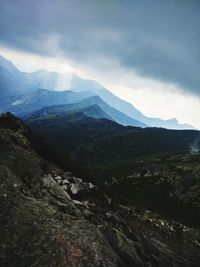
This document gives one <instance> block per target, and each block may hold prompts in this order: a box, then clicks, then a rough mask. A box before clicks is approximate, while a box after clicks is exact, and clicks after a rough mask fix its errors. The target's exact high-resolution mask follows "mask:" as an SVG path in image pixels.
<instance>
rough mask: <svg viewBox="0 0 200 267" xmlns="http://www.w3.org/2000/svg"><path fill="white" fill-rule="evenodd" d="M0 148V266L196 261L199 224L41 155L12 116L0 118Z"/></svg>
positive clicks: (190, 263)
mask: <svg viewBox="0 0 200 267" xmlns="http://www.w3.org/2000/svg"><path fill="white" fill-rule="evenodd" d="M38 147H39V144H38ZM0 148H1V149H0V224H1V228H0V266H8V267H9V266H12V267H13V266H20V267H27V266H39V267H41V266H42V267H43V266H44V267H47V266H48V267H49V266H56V267H57V266H58V267H63V266H70V267H76V266H77V267H81V266H84V267H87V266H88V267H90V266H91V267H95V266H98V267H103V266H105V267H112V266H116V267H117V266H199V262H200V241H199V240H200V232H199V231H198V230H195V229H190V228H188V227H186V226H184V225H181V224H178V223H176V222H170V221H167V220H164V219H163V218H162V217H161V216H158V215H156V214H153V213H151V212H149V211H145V210H139V209H136V208H135V207H133V206H129V205H125V204H123V205H122V203H121V204H120V203H119V202H116V200H115V201H114V200H112V199H111V198H110V197H109V196H107V195H106V194H105V193H103V192H101V191H100V190H99V189H98V188H97V187H96V186H95V185H93V184H91V183H88V182H86V181H85V180H84V179H83V177H81V178H77V177H74V176H73V174H71V173H70V172H64V171H63V170H61V169H60V168H58V167H57V166H56V165H55V164H54V163H53V162H50V161H46V160H44V159H43V158H42V156H41V154H40V153H39V152H38V150H37V148H36V147H34V145H33V138H32V133H31V131H30V130H29V129H28V128H27V127H26V126H25V125H24V124H23V123H22V122H21V121H20V120H18V119H16V118H15V117H13V116H12V115H11V114H5V115H3V116H2V117H1V118H0Z"/></svg>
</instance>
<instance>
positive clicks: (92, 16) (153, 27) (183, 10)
mask: <svg viewBox="0 0 200 267" xmlns="http://www.w3.org/2000/svg"><path fill="white" fill-rule="evenodd" d="M47 7H48V8H47ZM198 11H200V3H198V2H197V1H195V0H191V1H189V2H188V1H182V2H179V1H177V2H174V1H171V0H170V1H167V2H163V1H162V2H159V3H158V2H157V1H153V0H151V1H148V2H145V1H141V2H137V1H129V0H126V1H125V2H124V4H123V5H122V4H121V3H120V1H109V3H108V2H105V1H102V2H98V1H91V0H86V1H85V2H84V3H83V2H82V1H80V0H77V1H71V0H67V1H63V0H59V1H57V2H56V3H55V2H54V1H47V0H42V1H41V3H40V4H37V3H36V2H34V1H32V0H31V1H29V2H27V1H24V0H21V1H20V2H19V1H12V4H11V3H8V1H4V0H3V1H2V4H1V10H0V15H1V17H2V27H1V39H0V54H2V55H3V56H5V57H6V58H8V59H9V60H11V61H12V62H13V63H14V64H15V65H16V66H17V68H18V69H19V70H20V71H25V72H31V71H36V70H40V69H44V70H48V71H55V72H59V73H66V72H67V73H69V72H70V73H71V72H73V73H75V74H77V75H79V76H81V77H83V78H84V79H91V80H95V81H97V82H98V83H100V84H102V85H103V86H104V87H105V88H107V89H108V90H110V91H111V92H112V93H114V94H116V95H117V96H119V97H120V98H122V99H123V100H125V101H127V102H130V103H131V104H132V105H134V106H135V107H136V108H137V109H139V110H140V111H141V112H142V113H143V114H145V115H146V116H149V117H157V118H161V119H165V120H166V119H171V118H177V120H178V121H179V122H180V123H186V124H190V125H192V126H194V127H195V128H198V129H200V120H199V114H200V77H199V67H198V66H199V64H200V61H199V42H200V40H199V36H200V35H199V28H200V27H199V25H200V18H199V16H198V14H199V13H198ZM10 17H12V20H10V19H9V18H10ZM114 21H115V23H113V22H114ZM64 25H65V27H64ZM80 40H81V41H80Z"/></svg>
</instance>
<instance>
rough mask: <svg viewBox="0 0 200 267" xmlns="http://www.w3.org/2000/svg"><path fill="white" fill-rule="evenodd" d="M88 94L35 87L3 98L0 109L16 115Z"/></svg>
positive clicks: (81, 97)
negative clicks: (27, 91)
mask: <svg viewBox="0 0 200 267" xmlns="http://www.w3.org/2000/svg"><path fill="white" fill-rule="evenodd" d="M90 95H91V93H89V92H80V93H75V92H73V91H70V90H67V91H60V92H59V91H50V90H46V89H37V90H35V91H34V92H29V93H26V94H22V95H14V96H9V97H6V98H3V99H2V101H1V103H0V109H1V110H3V111H4V112H6V111H10V112H13V113H14V114H17V115H23V114H27V113H29V112H32V111H35V110H38V109H41V108H43V107H46V106H52V105H62V104H69V103H76V102H79V101H81V100H83V99H84V98H87V97H88V96H90Z"/></svg>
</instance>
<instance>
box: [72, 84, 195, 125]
mask: <svg viewBox="0 0 200 267" xmlns="http://www.w3.org/2000/svg"><path fill="white" fill-rule="evenodd" d="M73 90H74V91H76V92H82V91H84V88H81V87H80V88H73ZM88 91H91V93H93V94H94V95H97V96H99V97H100V98H101V99H103V101H105V102H106V103H107V104H109V105H110V106H111V107H113V108H115V109H117V110H119V111H121V112H122V113H124V114H126V115H127V116H129V117H131V118H134V119H136V120H138V121H140V122H143V123H144V124H146V125H149V126H151V127H162V128H167V129H180V130H184V129H191V130H192V129H194V127H192V126H191V125H188V124H180V123H179V122H178V121H177V119H175V118H173V119H169V120H162V119H159V118H151V117H147V116H145V115H144V114H142V113H141V112H140V111H139V110H137V109H136V108H135V107H134V106H133V105H132V104H130V103H128V102H126V101H124V100H122V99H121V98H119V97H117V96H116V95H114V94H113V93H111V92H110V91H108V90H107V89H105V88H104V87H103V86H101V85H100V84H97V83H94V84H93V87H92V86H91V87H90V88H88Z"/></svg>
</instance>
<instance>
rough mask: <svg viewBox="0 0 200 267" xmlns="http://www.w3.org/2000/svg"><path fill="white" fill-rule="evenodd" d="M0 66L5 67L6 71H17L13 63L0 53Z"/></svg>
mask: <svg viewBox="0 0 200 267" xmlns="http://www.w3.org/2000/svg"><path fill="white" fill-rule="evenodd" d="M0 67H3V68H5V69H6V70H7V71H18V69H17V68H16V67H15V65H14V64H13V63H12V62H11V61H10V60H7V59H6V58H4V57H3V56H2V55H0Z"/></svg>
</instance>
